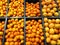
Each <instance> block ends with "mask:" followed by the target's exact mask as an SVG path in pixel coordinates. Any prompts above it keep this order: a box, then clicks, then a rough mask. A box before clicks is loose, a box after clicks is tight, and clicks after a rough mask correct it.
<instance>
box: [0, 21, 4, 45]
mask: <svg viewBox="0 0 60 45" xmlns="http://www.w3.org/2000/svg"><path fill="white" fill-rule="evenodd" d="M3 33H4V21H1V22H0V45H2V39H3Z"/></svg>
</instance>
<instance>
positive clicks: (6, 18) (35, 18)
mask: <svg viewBox="0 0 60 45" xmlns="http://www.w3.org/2000/svg"><path fill="white" fill-rule="evenodd" d="M12 1H13V0H12ZM54 1H55V3H56V4H57V1H56V0H54ZM10 2H11V1H10V0H8V1H7V3H8V5H7V8H6V16H5V17H0V20H1V21H3V20H4V21H5V26H4V34H3V39H2V45H5V42H6V38H5V36H6V29H7V25H8V20H9V19H18V20H20V19H24V27H23V32H24V43H23V44H21V45H26V22H27V21H28V20H32V19H34V20H36V21H38V20H39V19H41V20H42V23H41V24H42V27H43V29H42V30H43V32H44V35H43V36H44V41H43V42H44V45H50V44H47V42H46V34H45V33H46V32H45V27H44V18H48V19H60V13H59V12H58V11H59V10H58V6H57V7H56V8H57V12H58V15H59V16H43V13H42V8H43V7H42V4H41V3H42V0H24V3H23V5H24V7H23V8H24V12H23V15H24V16H22V17H21V16H18V17H13V16H8V11H9V8H8V7H9V3H10ZM26 2H29V3H34V4H35V3H37V2H39V12H40V15H39V16H32V17H27V16H26ZM57 5H58V4H57ZM32 10H33V9H32ZM29 15H30V14H29ZM29 15H28V16H29ZM32 15H34V14H32ZM35 15H38V14H35ZM38 45H41V44H38Z"/></svg>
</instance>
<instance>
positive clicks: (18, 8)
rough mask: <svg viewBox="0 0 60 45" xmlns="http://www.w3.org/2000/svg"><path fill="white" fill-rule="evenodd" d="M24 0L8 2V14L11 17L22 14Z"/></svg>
mask: <svg viewBox="0 0 60 45" xmlns="http://www.w3.org/2000/svg"><path fill="white" fill-rule="evenodd" d="M23 2H24V0H11V2H10V3H9V11H8V16H10V17H11V16H12V17H18V16H19V17H22V16H24V5H23Z"/></svg>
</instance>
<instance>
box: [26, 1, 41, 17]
mask: <svg viewBox="0 0 60 45" xmlns="http://www.w3.org/2000/svg"><path fill="white" fill-rule="evenodd" d="M40 15H41V14H40V6H39V2H37V3H28V2H26V16H27V17H35V16H36V17H38V16H40Z"/></svg>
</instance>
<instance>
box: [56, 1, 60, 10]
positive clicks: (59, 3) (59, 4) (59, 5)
mask: <svg viewBox="0 0 60 45" xmlns="http://www.w3.org/2000/svg"><path fill="white" fill-rule="evenodd" d="M57 3H58V7H59V8H58V9H59V11H60V0H57Z"/></svg>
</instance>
